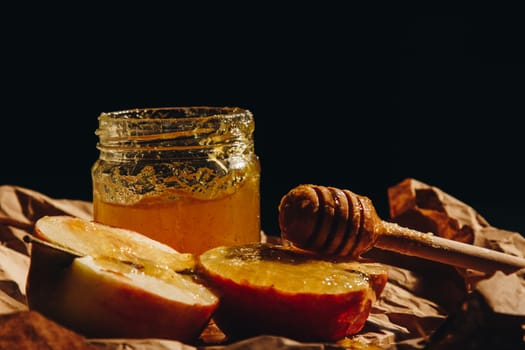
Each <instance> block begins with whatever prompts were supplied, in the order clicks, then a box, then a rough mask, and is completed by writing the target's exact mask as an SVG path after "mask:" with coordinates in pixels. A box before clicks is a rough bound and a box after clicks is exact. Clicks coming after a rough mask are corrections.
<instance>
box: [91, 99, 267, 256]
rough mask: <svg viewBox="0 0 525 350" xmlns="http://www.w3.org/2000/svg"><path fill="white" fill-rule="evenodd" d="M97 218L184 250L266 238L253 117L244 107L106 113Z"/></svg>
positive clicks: (97, 166)
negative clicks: (262, 236)
mask: <svg viewBox="0 0 525 350" xmlns="http://www.w3.org/2000/svg"><path fill="white" fill-rule="evenodd" d="M98 121H99V126H98V129H97V130H96V132H95V134H96V135H97V136H98V143H97V148H98V150H99V158H98V159H97V160H96V161H95V163H94V164H93V166H92V169H91V175H92V183H93V206H94V220H95V221H97V222H101V223H104V224H108V225H111V226H117V227H122V228H127V229H131V230H134V231H137V232H140V233H142V234H144V235H146V236H148V237H151V238H153V239H155V240H157V241H159V242H162V243H165V244H167V245H169V246H171V247H173V248H175V249H176V250H178V251H179V252H182V253H193V254H200V253H202V252H204V251H206V250H208V249H210V248H213V247H216V246H219V245H237V244H243V243H249V242H255V241H259V240H260V233H261V227H260V188H259V185H260V161H259V158H258V156H257V155H256V154H255V151H254V137H253V132H254V128H255V123H254V118H253V115H252V113H251V112H250V111H249V110H246V109H242V108H238V107H207V106H203V107H165V108H149V109H147V108H144V109H132V110H124V111H115V112H109V113H101V114H100V115H99V117H98Z"/></svg>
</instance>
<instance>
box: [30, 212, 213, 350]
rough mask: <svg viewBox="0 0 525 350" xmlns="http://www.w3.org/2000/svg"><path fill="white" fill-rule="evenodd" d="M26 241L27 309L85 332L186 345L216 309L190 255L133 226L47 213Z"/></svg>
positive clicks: (101, 335)
mask: <svg viewBox="0 0 525 350" xmlns="http://www.w3.org/2000/svg"><path fill="white" fill-rule="evenodd" d="M30 241H31V242H32V244H31V262H30V268H29V273H28V282H27V290H26V294H27V300H28V305H29V307H30V308H31V309H33V310H36V311H40V312H41V313H42V314H44V315H45V316H47V317H49V318H51V319H53V320H55V321H58V322H59V323H61V324H63V325H64V326H67V327H69V328H70V329H72V330H75V331H77V332H78V333H80V334H83V335H85V336H87V337H95V338H164V339H174V340H178V341H181V342H184V343H191V342H193V341H195V340H196V339H197V338H198V337H199V335H200V334H201V332H202V330H203V329H204V328H205V327H206V326H207V325H208V323H209V321H210V319H211V316H212V314H213V312H214V311H215V310H216V308H217V306H218V302H219V299H218V297H217V296H216V294H214V292H212V291H211V290H210V289H208V288H207V287H206V286H204V285H203V284H202V283H199V281H198V280H197V278H196V276H195V275H194V274H193V272H192V268H193V266H194V263H195V261H194V259H193V257H192V256H191V255H188V254H180V253H178V252H177V251H175V250H174V249H172V248H170V247H168V246H164V245H162V244H160V243H158V242H156V241H152V240H150V239H148V238H147V237H145V236H142V235H140V234H138V233H137V234H135V233H134V232H133V231H128V230H122V229H118V228H114V227H109V226H105V225H103V224H98V223H94V222H89V221H85V220H82V219H79V218H74V217H67V216H60V217H52V216H50V217H44V218H42V219H40V220H38V221H37V223H36V227H35V235H34V237H32V239H30ZM97 248H98V249H97Z"/></svg>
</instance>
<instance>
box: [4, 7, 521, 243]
mask: <svg viewBox="0 0 525 350" xmlns="http://www.w3.org/2000/svg"><path fill="white" fill-rule="evenodd" d="M49 6H50V5H49V4H46V7H45V8H35V7H32V8H24V9H13V10H11V9H10V10H9V11H7V10H5V11H4V12H3V14H2V16H3V19H4V21H3V24H2V27H3V28H2V34H1V35H2V41H3V44H2V56H3V60H2V62H3V63H1V64H2V79H1V83H0V84H1V85H2V94H1V95H0V96H2V97H1V99H2V122H1V124H0V125H2V126H1V131H2V136H1V137H0V147H1V149H2V159H1V163H0V184H16V185H20V186H24V187H28V188H31V189H34V190H37V191H40V192H43V193H45V194H47V195H49V196H51V197H55V198H76V199H84V200H91V179H90V167H91V165H92V163H93V162H94V161H95V159H96V158H97V156H98V152H97V150H96V148H95V144H96V141H97V139H96V137H95V134H94V131H95V129H96V128H97V123H98V122H97V116H98V115H99V113H100V112H102V111H113V110H119V109H128V108H135V107H160V106H175V105H179V106H188V105H227V106H240V107H245V108H248V109H250V110H251V111H252V112H253V113H254V115H255V120H256V133H255V138H256V152H257V154H258V155H259V157H260V158H261V164H262V184H261V190H262V198H261V201H262V202H261V204H262V223H263V229H265V231H267V232H268V233H270V234H273V233H278V227H277V205H278V202H279V200H280V198H281V197H282V196H283V195H284V194H285V193H286V192H287V191H288V190H290V189H291V188H292V187H294V186H296V185H298V184H299V183H317V184H323V185H331V186H337V187H341V188H348V189H350V190H352V191H354V192H356V193H359V194H363V195H367V196H369V197H370V198H371V199H372V201H373V203H374V204H375V206H376V208H377V210H378V212H379V214H380V216H382V217H384V218H387V215H388V211H387V209H386V208H387V197H386V190H387V188H388V187H389V186H392V185H394V184H396V183H397V182H399V181H401V180H403V179H404V178H406V177H413V178H416V179H418V180H421V181H423V182H426V183H428V184H431V185H435V186H438V187H440V188H441V189H443V190H444V191H446V192H448V193H449V194H451V195H453V196H455V197H456V198H458V199H460V200H462V201H464V202H466V203H468V204H470V205H471V206H473V207H474V208H475V209H476V210H478V211H479V212H480V214H481V215H483V216H484V217H485V218H486V219H487V220H489V222H490V223H491V224H492V225H493V226H496V227H500V228H504V229H509V230H514V231H518V232H522V233H523V232H525V220H523V216H524V215H523V214H522V213H523V212H524V210H525V204H524V203H523V197H524V194H525V185H524V182H523V181H524V176H523V175H524V171H523V152H522V150H523V148H522V141H521V140H522V134H523V126H522V122H521V118H522V117H523V116H524V106H523V96H524V92H525V88H524V81H525V59H524V55H523V53H522V51H521V46H523V36H524V34H525V26H524V24H523V21H521V20H518V19H517V18H513V17H509V16H507V15H506V16H498V15H496V14H495V13H491V12H490V11H487V12H486V13H483V14H481V13H470V12H463V13H458V14H456V15H447V16H442V15H428V14H426V15H415V14H414V15H412V14H409V13H407V12H405V11H404V10H402V9H399V10H394V9H385V11H384V12H382V13H381V14H376V13H370V12H367V13H362V12H359V11H352V9H348V8H346V7H342V8H334V7H330V6H324V7H322V8H320V7H318V6H315V4H312V5H310V6H306V5H302V7H301V8H298V7H292V6H289V8H285V7H283V6H281V7H279V8H263V7H258V6H255V5H252V6H251V7H244V8H236V9H235V11H234V10H233V9H225V8H219V7H218V6H217V7H214V8H210V7H209V6H204V5H202V7H201V8H198V6H196V8H193V9H184V10H182V9H171V8H166V9H155V10H154V9H152V8H149V9H146V8H141V7H135V8H132V9H123V8H119V9H106V8H98V9H88V8H75V9H74V8H50V7H49ZM127 10H130V11H127ZM508 13H512V11H510V12H508Z"/></svg>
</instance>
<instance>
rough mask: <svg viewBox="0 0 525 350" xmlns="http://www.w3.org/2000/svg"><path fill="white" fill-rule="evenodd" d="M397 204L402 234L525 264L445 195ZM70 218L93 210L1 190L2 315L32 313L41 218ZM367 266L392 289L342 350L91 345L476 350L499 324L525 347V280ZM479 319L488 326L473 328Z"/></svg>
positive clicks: (397, 192) (504, 240)
mask: <svg viewBox="0 0 525 350" xmlns="http://www.w3.org/2000/svg"><path fill="white" fill-rule="evenodd" d="M388 198H389V203H390V213H391V219H390V220H391V221H395V222H397V223H399V224H401V225H403V226H407V227H410V228H413V229H417V230H420V231H422V232H433V233H434V234H437V235H440V236H442V237H447V238H450V239H456V240H459V241H462V242H468V243H471V244H475V245H480V246H485V247H490V248H492V249H496V250H500V251H503V252H506V253H509V254H514V255H517V256H521V257H523V256H524V255H525V238H523V237H522V236H521V235H520V234H519V233H516V232H510V231H506V230H501V229H498V228H494V227H492V226H490V224H489V223H488V222H487V221H486V220H485V219H483V218H482V217H481V216H480V215H479V214H478V213H477V212H476V211H475V210H474V209H473V208H470V207H469V206H468V205H466V204H464V203H462V202H461V201H459V200H457V199H455V198H454V197H452V196H450V195H448V194H446V193H444V192H443V191H441V190H440V189H438V188H435V187H433V186H429V185H427V184H424V183H422V182H419V181H417V180H414V179H406V180H404V181H402V182H401V183H399V184H397V185H395V186H392V187H390V188H389V189H388ZM61 214H68V215H74V216H79V217H82V218H87V219H90V218H92V204H91V203H89V202H85V201H78V200H64V199H54V198H50V197H48V196H46V195H44V194H41V193H39V192H36V191H33V190H29V189H26V188H21V187H17V186H0V242H1V243H2V245H0V315H2V314H13V313H20V314H22V313H25V312H27V311H28V308H27V306H26V300H25V278H26V274H27V271H28V266H29V253H28V252H29V249H28V247H27V244H26V243H25V242H24V240H23V237H24V235H25V234H26V233H28V232H29V233H30V232H31V231H32V229H33V224H34V223H35V221H36V220H37V219H38V218H40V217H42V216H43V215H61ZM267 238H268V239H272V240H275V239H278V238H275V237H271V236H268V237H267ZM364 258H367V259H374V260H376V261H379V262H382V263H384V264H386V265H387V266H388V267H389V279H388V283H387V285H386V287H385V290H384V291H383V293H382V295H381V298H380V299H379V300H378V301H377V302H376V303H375V305H374V307H373V310H372V312H371V314H370V316H369V319H368V321H367V324H366V325H365V328H364V329H363V330H362V331H361V332H359V334H357V335H355V336H353V337H349V338H346V339H343V340H341V341H340V342H338V343H337V344H317V343H316V344H311V343H309V344H304V343H300V342H296V341H294V340H292V339H285V338H282V337H273V336H271V335H268V336H261V337H255V338H251V339H246V340H243V341H239V342H235V343H232V344H228V343H224V344H223V343H216V342H214V340H216V339H217V338H214V337H208V338H207V335H206V334H207V331H208V334H213V333H214V331H213V330H212V331H210V330H207V331H205V332H204V333H203V336H202V337H201V339H200V340H199V344H182V343H180V342H176V341H172V340H162V339H85V341H86V343H87V344H89V345H91V346H93V347H95V348H99V349H107V350H117V349H135V350H146V349H148V350H150V349H155V350H157V349H166V350H175V349H177V350H189V349H206V350H212V349H213V350H216V349H217V350H218V349H221V350H233V349H268V348H272V349H367V348H368V349H445V348H448V349H455V348H460V347H459V346H463V347H465V346H467V345H471V344H470V343H468V342H469V341H470V339H472V335H473V334H474V335H479V334H481V332H485V333H490V332H486V329H487V327H495V326H496V325H497V324H498V322H500V324H504V325H505V327H506V328H505V330H507V329H510V330H512V331H514V330H516V329H517V331H514V333H512V331H505V332H503V333H502V334H504V336H505V337H506V338H504V339H503V340H501V339H500V340H499V341H500V344H499V345H500V346H501V345H502V343H501V342H502V341H505V342H508V343H509V344H511V346H514V345H516V344H519V345H521V343H519V341H520V339H521V338H516V339H517V340H515V338H514V337H519V336H520V334H519V329H521V328H520V327H521V326H522V325H524V324H525V321H524V317H525V310H524V309H525V306H524V300H525V297H524V296H525V271H519V272H518V273H515V274H511V275H503V274H500V273H496V274H495V275H494V276H480V275H479V274H476V273H475V272H474V273H472V274H471V273H469V271H459V270H458V269H456V268H453V267H451V266H445V265H442V264H439V263H435V262H430V261H424V260H421V259H418V258H414V257H408V256H401V255H399V254H396V253H392V252H386V251H381V250H379V249H375V248H374V249H372V250H371V251H369V252H368V253H366V254H364ZM468 306H470V309H469V307H468ZM480 315H481V316H480ZM471 318H474V320H477V319H481V320H482V322H481V321H480V322H481V323H480V322H476V321H473V322H470V323H469V322H466V323H465V322H464V321H465V320H467V321H468V320H470V319H471ZM458 324H459V325H464V324H469V325H470V328H468V329H463V328H462V327H460V326H458ZM1 327H2V324H1V323H0V329H1ZM215 333H216V331H215ZM474 338H476V337H474ZM478 338H479V337H478ZM481 338H483V337H481ZM486 338H487V336H486V334H485V337H484V338H483V339H484V340H485V342H488V340H487V339H486ZM507 338H511V339H510V340H509V339H507ZM210 340H211V341H210ZM490 340H494V339H492V338H490ZM496 340H497V339H496ZM516 341H517V342H518V343H516ZM471 348H473V347H471ZM480 348H483V347H480ZM499 348H505V347H499Z"/></svg>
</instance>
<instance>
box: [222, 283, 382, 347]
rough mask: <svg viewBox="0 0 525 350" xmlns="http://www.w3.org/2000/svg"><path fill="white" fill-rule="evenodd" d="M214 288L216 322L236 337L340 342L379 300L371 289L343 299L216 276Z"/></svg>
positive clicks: (361, 326) (355, 330)
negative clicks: (276, 337)
mask: <svg viewBox="0 0 525 350" xmlns="http://www.w3.org/2000/svg"><path fill="white" fill-rule="evenodd" d="M213 286H214V287H215V288H216V289H217V290H219V291H220V292H219V293H220V295H221V300H220V304H219V307H218V308H217V310H216V311H215V314H214V316H213V318H214V320H215V322H216V323H217V325H218V326H219V328H220V329H221V330H222V331H223V332H224V333H225V334H226V335H227V336H229V337H230V338H233V339H235V338H245V337H251V336H257V335H261V334H274V335H279V336H284V337H291V338H293V339H297V340H302V341H337V340H339V339H342V338H344V337H345V336H346V335H349V334H355V333H357V332H359V331H360V330H361V329H362V328H363V326H364V324H365V322H366V319H367V318H368V315H369V313H370V309H371V307H372V302H373V300H375V296H372V295H371V290H369V289H364V290H361V291H353V292H351V293H347V294H344V295H330V294H309V293H299V294H293V293H285V292H282V291H279V290H276V289H273V288H260V289H259V288H254V287H253V286H249V285H241V284H237V283H235V282H233V281H231V280H227V279H223V278H221V277H220V276H215V277H213ZM372 294H373V292H372Z"/></svg>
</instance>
